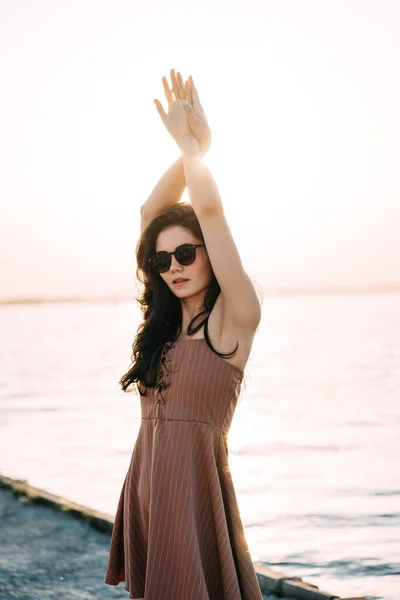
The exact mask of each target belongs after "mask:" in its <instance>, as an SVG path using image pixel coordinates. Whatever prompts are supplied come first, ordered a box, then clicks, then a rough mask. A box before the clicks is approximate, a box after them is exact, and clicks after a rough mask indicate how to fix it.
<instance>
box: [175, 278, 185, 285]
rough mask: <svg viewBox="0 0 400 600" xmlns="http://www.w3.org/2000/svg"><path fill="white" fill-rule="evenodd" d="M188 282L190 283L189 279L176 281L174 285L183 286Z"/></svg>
mask: <svg viewBox="0 0 400 600" xmlns="http://www.w3.org/2000/svg"><path fill="white" fill-rule="evenodd" d="M187 281H189V279H181V280H178V281H174V282H173V283H174V285H183V284H184V283H186V282H187Z"/></svg>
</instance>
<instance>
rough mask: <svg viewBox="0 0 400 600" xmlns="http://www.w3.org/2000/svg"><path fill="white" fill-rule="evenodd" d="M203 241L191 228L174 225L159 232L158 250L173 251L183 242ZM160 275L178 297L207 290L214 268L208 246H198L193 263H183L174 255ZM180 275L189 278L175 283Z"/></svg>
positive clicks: (185, 296)
mask: <svg viewBox="0 0 400 600" xmlns="http://www.w3.org/2000/svg"><path fill="white" fill-rule="evenodd" d="M201 243H204V242H203V241H202V240H200V239H198V238H196V237H195V236H194V234H193V233H192V232H191V231H190V229H185V228H184V227H181V226H179V225H174V226H171V227H168V228H165V229H163V230H162V231H161V232H160V233H159V235H158V238H157V242H156V252H160V250H167V252H173V251H174V250H175V249H176V248H177V246H180V245H181V244H201ZM159 276H160V277H162V278H163V279H164V281H165V283H166V284H167V286H168V287H169V289H170V290H171V291H172V292H173V293H174V294H175V296H178V298H188V297H189V296H192V295H193V294H198V293H199V292H202V291H206V289H207V287H208V286H209V284H210V281H211V278H212V268H211V263H210V260H209V258H208V254H207V249H206V247H205V246H202V247H200V248H196V258H195V260H194V262H193V263H192V264H191V265H181V264H180V263H179V262H178V261H177V260H176V258H175V256H174V255H172V256H171V266H170V268H169V269H168V271H165V273H159ZM179 277H181V278H184V279H187V281H186V282H185V283H181V284H180V285H176V284H174V279H177V278H179Z"/></svg>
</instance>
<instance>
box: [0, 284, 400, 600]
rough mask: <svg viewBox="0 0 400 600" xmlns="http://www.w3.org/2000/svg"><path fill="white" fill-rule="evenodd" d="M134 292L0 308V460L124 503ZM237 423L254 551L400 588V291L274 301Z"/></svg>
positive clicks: (271, 561)
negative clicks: (124, 378)
mask: <svg viewBox="0 0 400 600" xmlns="http://www.w3.org/2000/svg"><path fill="white" fill-rule="evenodd" d="M139 320H140V314H139V311H138V309H137V307H136V306H135V304H134V302H115V303H108V302H105V303H92V304H90V303H87V304H80V303H75V304H72V303H71V304H68V303H65V304H42V305H25V306H23V305H21V306H18V305H14V306H2V307H0V331H1V344H0V472H1V473H2V474H3V475H7V476H9V477H14V478H21V479H27V480H28V481H29V483H31V484H32V485H34V486H37V487H41V488H45V489H47V490H49V491H51V492H53V493H55V494H60V495H62V496H66V497H68V498H70V499H72V500H74V501H76V502H80V503H82V504H86V505H88V506H91V507H93V508H96V509H98V510H101V511H105V512H108V513H111V514H114V513H115V510H116V504H117V501H118V498H119V493H120V490H121V486H122V483H123V480H124V477H125V474H126V471H127V468H128V466H129V462H130V458H131V453H132V449H133V446H134V444H135V441H136V437H137V433H138V430H139V426H140V403H139V400H138V397H137V396H136V395H134V394H124V393H123V392H122V391H121V389H120V387H119V384H118V381H119V378H120V377H121V375H122V374H124V373H125V372H126V370H127V369H128V368H129V363H130V355H131V344H132V341H133V338H134V336H135V333H136V330H137V326H138V324H139ZM245 381H246V384H245V386H243V388H242V395H241V397H240V400H239V404H238V407H237V409H236V413H235V417H234V420H233V424H232V427H231V430H230V434H229V455H230V459H229V460H230V467H231V471H232V475H233V478H234V482H235V486H236V492H237V496H238V501H239V506H240V510H241V515H242V519H243V523H244V525H245V528H246V537H247V540H248V543H249V546H250V550H251V552H252V555H253V559H254V560H260V561H263V562H265V564H266V565H268V566H270V567H271V568H272V569H275V570H282V571H284V572H286V573H288V574H289V575H293V576H299V577H302V578H303V579H304V580H307V581H310V582H312V583H314V584H316V585H318V586H319V588H320V589H322V590H326V591H329V592H331V593H334V594H337V595H340V596H342V595H343V596H351V595H365V596H367V597H368V598H385V599H386V600H398V599H399V598H400V295H399V294H396V293H387V294H383V293H382V294H378V293H377V294H347V295H346V294H342V295H331V296H330V295H320V296H315V295H314V296H312V295H309V296H306V295H304V296H292V297H268V296H266V297H265V299H264V304H263V319H262V323H261V325H260V329H259V332H258V333H257V335H256V338H255V341H254V345H253V350H252V354H251V356H250V359H249V362H248V363H247V367H246V371H245Z"/></svg>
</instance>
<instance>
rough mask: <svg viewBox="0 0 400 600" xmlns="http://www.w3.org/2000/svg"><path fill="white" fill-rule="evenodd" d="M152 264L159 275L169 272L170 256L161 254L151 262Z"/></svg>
mask: <svg viewBox="0 0 400 600" xmlns="http://www.w3.org/2000/svg"><path fill="white" fill-rule="evenodd" d="M151 264H152V265H153V267H154V268H155V270H156V271H158V272H159V273H163V272H164V271H168V269H169V265H170V262H169V256H168V254H167V253H166V252H165V253H164V252H159V253H158V254H157V255H156V256H154V258H153V259H152V261H151Z"/></svg>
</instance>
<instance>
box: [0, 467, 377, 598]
mask: <svg viewBox="0 0 400 600" xmlns="http://www.w3.org/2000/svg"><path fill="white" fill-rule="evenodd" d="M0 488H9V489H11V491H12V492H13V494H14V496H16V498H18V499H20V500H21V501H23V502H33V503H38V504H44V505H46V506H49V507H51V508H53V509H56V510H59V511H60V512H63V513H65V514H68V515H70V516H72V517H74V518H76V519H81V520H86V521H87V522H88V523H89V525H90V526H91V527H93V528H95V529H98V530H99V531H103V532H105V533H111V531H112V528H113V523H114V518H113V516H112V515H109V514H107V513H102V512H99V511H96V510H93V509H92V508H89V507H88V506H84V505H82V504H77V503H76V502H72V500H68V499H67V498H63V497H62V496H57V495H55V494H51V493H50V492H47V491H46V490H43V489H40V488H36V487H33V486H31V485H29V483H28V481H27V480H26V479H11V478H10V477H6V476H4V475H1V474H0ZM254 567H255V569H256V573H257V577H258V581H259V584H260V588H261V591H262V593H263V594H274V595H276V596H277V597H279V598H288V599H290V600H367V598H365V596H358V597H346V598H344V597H340V596H336V595H335V594H332V593H329V592H324V591H322V590H320V589H319V588H318V586H316V585H313V584H312V583H309V582H306V581H303V580H302V579H301V578H300V577H290V576H289V575H286V574H285V573H281V572H279V571H273V570H272V569H269V568H268V567H266V566H265V565H263V564H262V563H259V562H255V563H254Z"/></svg>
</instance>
